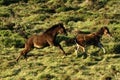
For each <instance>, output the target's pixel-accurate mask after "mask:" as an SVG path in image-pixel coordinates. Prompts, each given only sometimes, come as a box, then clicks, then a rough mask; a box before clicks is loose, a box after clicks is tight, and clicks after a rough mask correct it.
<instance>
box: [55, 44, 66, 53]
mask: <svg viewBox="0 0 120 80" xmlns="http://www.w3.org/2000/svg"><path fill="white" fill-rule="evenodd" d="M57 47H59V48H60V50H61V51H62V53H63V54H65V51H64V50H63V48H62V47H61V45H60V44H58V45H57ZM65 55H66V54H65Z"/></svg>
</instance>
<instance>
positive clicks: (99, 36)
mask: <svg viewBox="0 0 120 80" xmlns="http://www.w3.org/2000/svg"><path fill="white" fill-rule="evenodd" d="M95 35H96V36H97V37H98V38H101V37H102V36H103V32H102V31H100V30H99V31H98V32H96V33H95Z"/></svg>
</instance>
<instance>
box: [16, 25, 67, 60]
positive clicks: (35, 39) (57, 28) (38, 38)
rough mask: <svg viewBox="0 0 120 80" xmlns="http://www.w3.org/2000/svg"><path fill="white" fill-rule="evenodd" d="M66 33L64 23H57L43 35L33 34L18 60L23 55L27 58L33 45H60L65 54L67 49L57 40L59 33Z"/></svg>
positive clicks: (37, 46) (38, 46)
mask: <svg viewBox="0 0 120 80" xmlns="http://www.w3.org/2000/svg"><path fill="white" fill-rule="evenodd" d="M59 33H60V34H62V33H63V34H65V35H67V32H66V30H65V28H64V26H63V24H62V23H59V24H56V25H54V26H52V27H51V28H49V29H48V30H46V31H45V32H44V33H43V34H41V35H33V36H31V37H30V38H28V40H27V41H26V43H25V48H24V49H23V51H22V52H21V53H20V54H19V55H18V57H17V59H16V61H18V60H19V58H20V57H21V56H24V58H25V59H27V53H28V52H29V51H31V50H32V48H33V47H36V48H44V47H46V46H56V47H59V48H60V49H61V51H62V53H63V54H65V51H64V50H63V48H62V47H61V45H60V44H59V43H58V42H56V36H57V35H58V34H59Z"/></svg>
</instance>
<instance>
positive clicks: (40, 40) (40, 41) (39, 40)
mask: <svg viewBox="0 0 120 80" xmlns="http://www.w3.org/2000/svg"><path fill="white" fill-rule="evenodd" d="M26 43H27V45H29V46H31V45H33V46H34V47H37V48H42V47H44V46H45V45H46V43H47V41H46V38H45V36H44V35H43V34H40V35H33V36H31V37H30V38H28V40H27V42H26Z"/></svg>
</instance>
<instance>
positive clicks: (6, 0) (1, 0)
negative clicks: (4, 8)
mask: <svg viewBox="0 0 120 80" xmlns="http://www.w3.org/2000/svg"><path fill="white" fill-rule="evenodd" d="M19 1H20V0H0V4H2V5H9V4H12V3H16V2H19Z"/></svg>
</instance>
